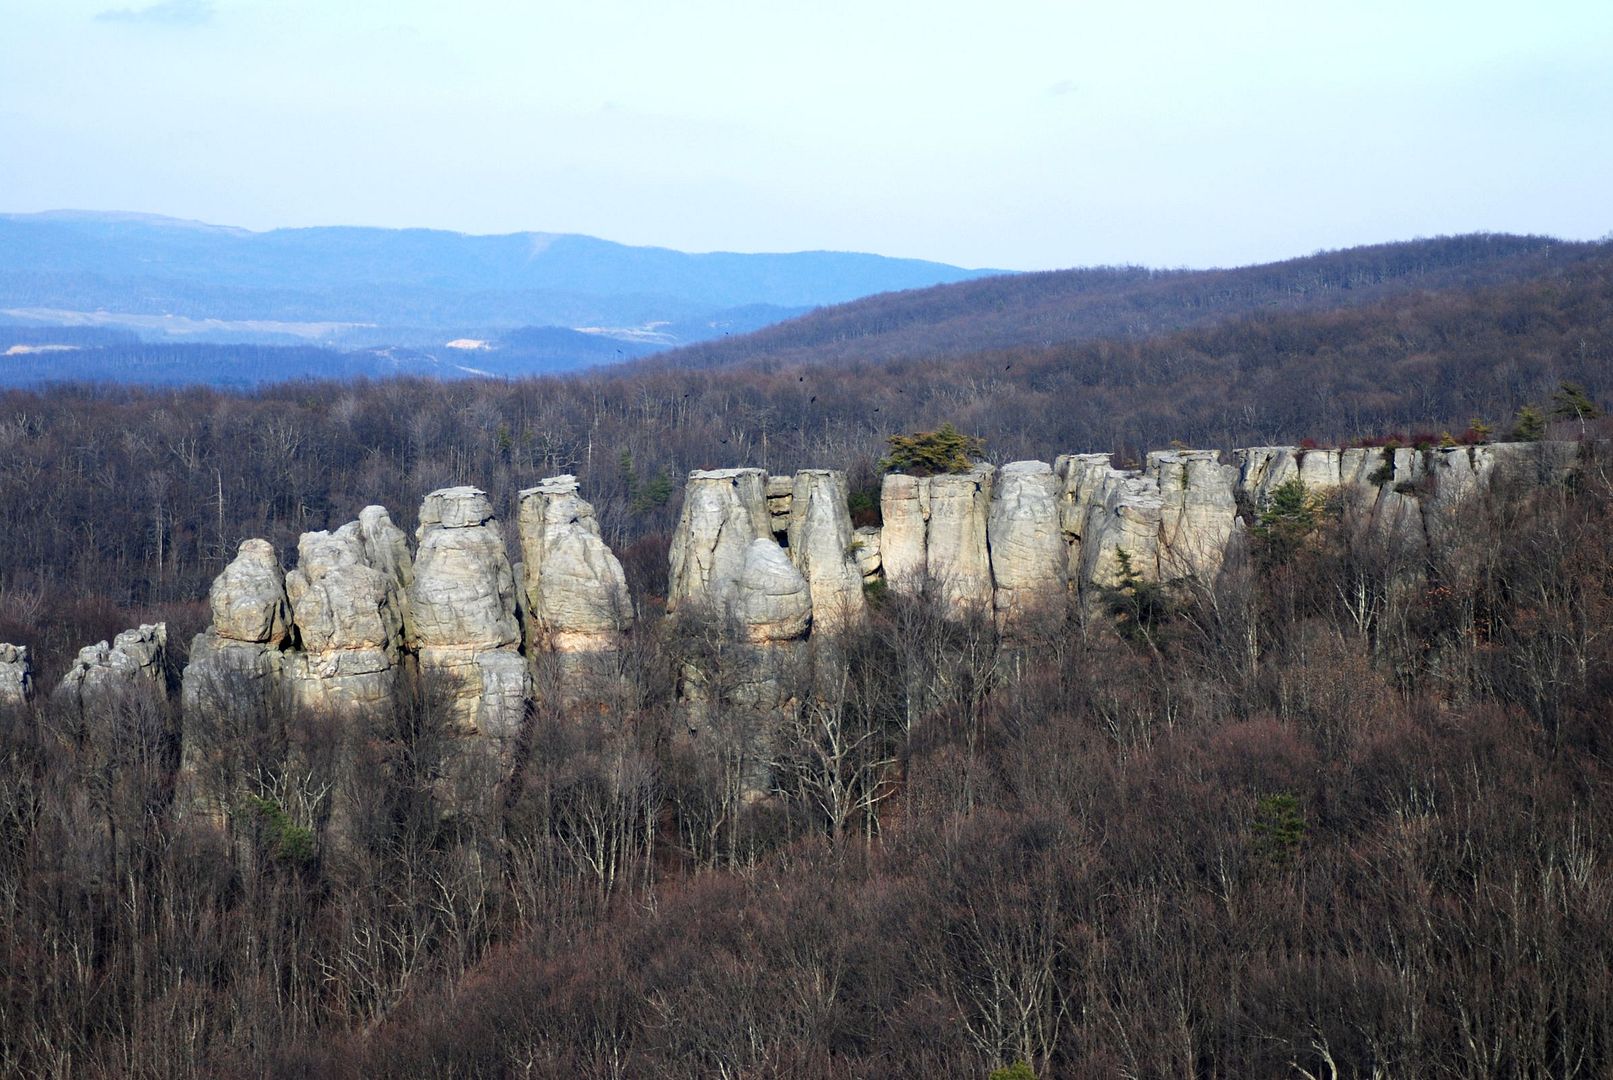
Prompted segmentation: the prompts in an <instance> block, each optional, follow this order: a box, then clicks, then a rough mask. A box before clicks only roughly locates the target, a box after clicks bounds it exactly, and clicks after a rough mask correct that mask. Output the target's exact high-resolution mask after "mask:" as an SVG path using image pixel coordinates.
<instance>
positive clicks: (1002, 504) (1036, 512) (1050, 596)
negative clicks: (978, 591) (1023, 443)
mask: <svg viewBox="0 0 1613 1080" xmlns="http://www.w3.org/2000/svg"><path fill="white" fill-rule="evenodd" d="M1061 494H1062V492H1061V486H1060V483H1059V479H1058V477H1057V476H1055V475H1054V473H1053V467H1052V466H1051V465H1049V464H1047V463H1046V462H1044V461H1015V462H1012V463H1010V464H1008V465H1004V466H1003V467H1002V471H1001V472H999V473H998V474H997V485H996V490H995V491H994V493H993V495H992V500H991V512H990V515H989V517H988V519H987V522H986V540H987V546H988V547H989V549H990V552H991V576H992V581H993V583H994V584H995V587H996V592H995V594H994V597H993V603H994V605H995V607H996V611H997V615H998V617H999V619H1002V620H1004V621H1005V622H1006V621H1011V620H1013V619H1015V618H1018V617H1021V616H1023V615H1025V614H1028V613H1031V612H1034V611H1037V610H1039V609H1043V608H1048V607H1050V606H1054V605H1059V604H1062V603H1063V602H1064V594H1065V591H1066V587H1067V585H1068V582H1069V551H1068V547H1067V543H1066V541H1065V538H1064V527H1063V522H1062V519H1061V516H1060V510H1061V505H1060V503H1061Z"/></svg>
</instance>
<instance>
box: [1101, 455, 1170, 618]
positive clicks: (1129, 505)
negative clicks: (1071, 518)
mask: <svg viewBox="0 0 1613 1080" xmlns="http://www.w3.org/2000/svg"><path fill="white" fill-rule="evenodd" d="M1163 520H1164V499H1163V498H1161V496H1160V490H1159V484H1158V483H1157V482H1156V481H1155V480H1153V479H1152V478H1151V477H1148V476H1143V475H1141V474H1139V473H1135V472H1130V471H1126V470H1121V469H1109V470H1107V472H1106V473H1105V474H1104V476H1103V478H1102V479H1101V480H1100V481H1099V482H1098V485H1097V487H1096V489H1095V490H1094V491H1093V493H1092V498H1091V501H1090V503H1089V504H1088V506H1087V515H1086V523H1085V525H1084V526H1083V527H1082V531H1081V575H1080V580H1081V582H1082V584H1083V585H1090V586H1094V587H1096V588H1099V589H1105V588H1114V587H1116V586H1118V585H1121V584H1123V583H1124V582H1125V580H1126V578H1127V576H1128V575H1135V576H1136V577H1138V578H1140V579H1142V580H1146V581H1157V580H1159V540H1160V528H1161V522H1162V521H1163Z"/></svg>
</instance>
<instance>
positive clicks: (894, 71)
mask: <svg viewBox="0 0 1613 1080" xmlns="http://www.w3.org/2000/svg"><path fill="white" fill-rule="evenodd" d="M1610 195H1613V0H1532V2H1530V3H1523V2H1520V0H1506V2H1504V3H1494V2H1489V0H1460V2H1449V3H1447V2H1444V0H1437V2H1433V0H1427V2H1425V0H1390V2H1380V0H1349V2H1343V3H1332V4H1314V3H1311V4H1307V3H1295V2H1293V0H1287V2H1276V0H1271V2H1253V0H1209V2H1206V0H1179V2H1178V0H1129V2H1128V0H1106V2H1103V3H1088V2H1085V0H1064V2H1044V0H992V2H990V3H986V2H977V3H947V2H943V0H931V2H928V3H909V2H906V0H818V2H816V3H812V4H803V3H800V2H798V0H797V2H790V3H785V2H781V0H732V2H730V0H675V2H668V0H567V2H565V3H553V2H550V0H526V2H495V0H455V2H452V3H446V2H442V0H340V2H332V0H159V2H152V0H0V211H10V212H27V211H35V210H46V209H58V208H75V209H95V210H128V211H140V212H149V213H160V214H168V215H172V216H176V217H184V218H192V219H199V220H204V221H209V222H213V223H217V224H227V225H238V226H244V227H246V228H251V229H268V228H276V227H282V226H304V225H331V224H348V225H380V226H395V227H402V226H411V227H413V226H425V227H432V228H445V229H454V230H460V231H464V232H476V233H505V232H518V231H525V230H533V231H544V232H575V233H586V234H590V235H594V236H600V237H604V238H606V239H610V240H616V241H620V242H623V243H631V244H654V245H661V246H665V247H672V248H678V249H682V250H686V251H713V250H726V251H794V250H806V249H833V250H856V251H873V252H878V253H880V254H885V255H899V256H909V257H917V258H927V259H936V260H940V261H943V262H949V263H955V264H959V265H965V266H971V267H994V268H1002V269H1016V270H1029V269H1046V268H1053V267H1066V266H1084V265H1098V264H1119V263H1126V264H1145V265H1151V266H1214V265H1220V266H1227V265H1241V264H1247V263H1254V262H1264V261H1269V260H1272V259H1279V258H1284V257H1289V256H1295V255H1303V254H1308V253H1310V252H1313V251H1316V250H1320V249H1326V248H1337V247H1346V246H1350V245H1353V244H1360V243H1372V242H1378V241H1385V240H1397V239H1410V238H1413V237H1418V236H1434V235H1438V234H1444V233H1458V232H1473V231H1505V232H1530V233H1546V234H1551V235H1556V236H1562V237H1567V238H1575V239H1596V238H1600V237H1603V236H1606V235H1608V234H1610V233H1613V198H1610Z"/></svg>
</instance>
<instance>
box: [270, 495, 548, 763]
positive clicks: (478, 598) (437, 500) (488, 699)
mask: <svg viewBox="0 0 1613 1080" xmlns="http://www.w3.org/2000/svg"><path fill="white" fill-rule="evenodd" d="M415 535H416V538H417V540H418V548H417V551H416V554H415V560H414V581H413V582H412V583H411V584H410V585H409V587H408V590H407V592H406V594H405V595H406V596H407V598H408V609H409V626H408V631H409V633H408V644H409V646H410V648H411V649H412V650H413V651H414V652H415V654H416V655H417V656H418V657H419V661H420V670H421V673H422V675H424V676H425V677H427V678H428V679H430V678H434V679H437V680H440V681H441V683H442V684H443V686H444V687H445V689H446V691H447V693H448V694H449V696H450V699H451V702H452V707H453V711H454V715H455V717H456V718H457V720H458V721H459V723H460V725H461V726H462V727H463V728H464V729H465V730H466V731H467V732H479V733H481V734H484V735H487V736H489V737H491V738H494V739H513V738H514V737H515V735H516V734H518V733H519V731H520V728H521V722H522V718H523V717H524V715H525V702H526V698H527V691H528V688H529V681H530V680H529V675H528V673H527V667H526V661H525V659H524V658H523V657H522V656H521V655H520V652H519V649H520V644H521V628H520V623H519V621H518V619H517V616H516V591H515V572H514V570H513V569H512V567H511V566H510V560H509V556H508V554H506V552H505V547H504V534H503V532H502V531H501V529H500V527H499V523H498V519H497V518H495V517H494V516H493V507H492V504H491V503H490V502H489V501H488V498H487V494H486V492H484V491H482V490H480V489H479V488H473V487H453V488H442V489H440V490H438V491H433V492H432V493H431V494H429V495H427V496H426V498H425V501H424V502H423V503H422V504H421V506H420V527H419V529H418V530H417V531H416V533H415ZM300 625H301V622H300V620H299V626H300Z"/></svg>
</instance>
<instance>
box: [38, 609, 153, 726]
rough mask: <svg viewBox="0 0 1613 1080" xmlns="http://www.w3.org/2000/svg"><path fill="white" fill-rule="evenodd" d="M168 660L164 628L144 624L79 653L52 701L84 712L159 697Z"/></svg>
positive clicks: (58, 686)
mask: <svg viewBox="0 0 1613 1080" xmlns="http://www.w3.org/2000/svg"><path fill="white" fill-rule="evenodd" d="M167 658H168V627H167V624H165V623H143V624H141V625H140V626H139V627H138V628H136V629H134V630H125V631H123V633H121V634H119V635H118V636H117V637H116V638H114V639H113V640H112V641H111V643H110V644H109V643H107V642H105V641H100V642H97V643H95V644H94V645H90V646H88V647H86V648H83V649H80V650H79V651H78V658H77V659H76V660H74V661H73V665H72V667H70V668H68V669H67V674H66V675H63V676H62V681H61V682H60V683H59V684H57V687H56V690H55V692H54V694H53V695H52V696H53V699H54V700H56V701H62V702H66V703H67V704H68V705H70V706H74V707H78V708H83V707H86V706H89V705H92V704H94V703H95V702H96V701H98V700H116V699H117V698H119V697H122V696H126V695H130V694H147V693H151V694H161V693H162V692H163V688H164V683H165V681H166V673H165V671H164V665H165V664H166V663H167Z"/></svg>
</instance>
